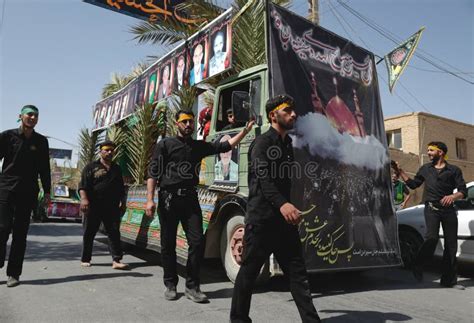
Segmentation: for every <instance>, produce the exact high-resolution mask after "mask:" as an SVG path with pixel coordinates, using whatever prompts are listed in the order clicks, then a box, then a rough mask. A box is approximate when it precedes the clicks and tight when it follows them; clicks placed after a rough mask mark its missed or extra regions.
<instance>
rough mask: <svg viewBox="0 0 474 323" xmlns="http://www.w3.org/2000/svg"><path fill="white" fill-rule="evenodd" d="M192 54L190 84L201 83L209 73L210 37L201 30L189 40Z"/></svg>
mask: <svg viewBox="0 0 474 323" xmlns="http://www.w3.org/2000/svg"><path fill="white" fill-rule="evenodd" d="M188 44H189V45H188V46H189V56H190V60H189V61H190V70H189V85H190V86H193V85H196V84H198V83H201V82H202V81H203V80H204V79H205V78H206V77H207V75H208V69H209V67H208V64H209V37H208V33H206V32H201V33H199V34H197V35H196V36H195V37H194V38H192V39H191V40H190V41H189V42H188Z"/></svg>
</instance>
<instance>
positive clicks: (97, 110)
mask: <svg viewBox="0 0 474 323" xmlns="http://www.w3.org/2000/svg"><path fill="white" fill-rule="evenodd" d="M93 111H94V118H93V119H92V120H93V128H94V129H95V128H98V127H99V117H100V111H101V106H100V105H99V104H97V105H96V106H95V108H94V110H93Z"/></svg>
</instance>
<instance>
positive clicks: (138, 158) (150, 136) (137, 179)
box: [127, 103, 160, 185]
mask: <svg viewBox="0 0 474 323" xmlns="http://www.w3.org/2000/svg"><path fill="white" fill-rule="evenodd" d="M159 117H160V115H159V113H155V105H154V104H149V103H147V104H144V105H143V106H141V107H138V106H137V111H136V112H135V114H134V119H135V120H134V121H135V122H134V124H133V126H131V127H130V131H129V137H130V138H133V140H128V141H127V151H128V152H129V155H128V157H129V159H130V163H129V164H128V169H129V171H130V175H131V176H132V178H133V182H134V184H135V185H142V184H143V182H144V179H145V174H146V172H147V170H148V164H149V161H150V158H151V154H152V148H153V145H154V144H155V143H156V141H157V139H158V135H159V128H158V119H159Z"/></svg>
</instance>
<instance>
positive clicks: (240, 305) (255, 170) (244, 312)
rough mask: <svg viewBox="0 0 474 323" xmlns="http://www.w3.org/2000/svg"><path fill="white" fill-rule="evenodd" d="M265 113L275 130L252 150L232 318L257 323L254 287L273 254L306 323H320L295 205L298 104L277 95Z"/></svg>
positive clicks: (257, 142) (255, 143) (266, 135)
mask: <svg viewBox="0 0 474 323" xmlns="http://www.w3.org/2000/svg"><path fill="white" fill-rule="evenodd" d="M265 109H266V112H267V118H268V120H269V121H270V123H271V127H270V129H269V130H268V131H267V132H265V133H264V134H262V135H261V136H259V137H257V138H256V139H255V140H254V141H253V143H252V144H251V145H250V149H249V197H248V203H247V215H246V219H245V234H244V251H243V261H242V265H241V267H240V270H239V273H238V274H237V278H236V280H235V286H234V293H233V296H232V307H231V311H230V320H231V322H251V321H252V320H251V319H250V317H249V311H250V301H251V297H252V289H253V286H254V283H255V280H256V279H257V276H258V274H259V272H260V269H261V268H262V266H263V264H264V263H265V261H267V260H268V258H269V256H270V254H272V253H273V254H274V255H275V257H276V259H277V261H278V264H279V265H280V267H281V269H282V270H283V272H284V273H285V274H286V275H287V276H288V277H289V279H290V291H291V294H292V296H293V298H294V300H295V303H296V306H297V308H298V311H299V314H300V317H301V320H302V321H303V322H320V319H319V316H318V313H317V312H316V309H315V307H314V305H313V301H312V299H311V292H310V289H309V282H308V276H307V272H306V267H305V261H304V258H303V251H302V247H301V242H300V237H299V233H298V227H297V225H298V224H299V223H300V221H301V212H300V211H299V210H298V209H297V208H296V207H295V206H294V205H293V204H291V201H290V196H291V192H290V190H291V169H292V167H291V163H293V162H294V156H293V146H292V142H291V138H290V137H289V136H288V131H289V130H291V129H292V128H293V126H294V123H295V121H296V113H295V110H294V101H293V99H292V98H291V97H289V96H287V95H278V96H276V97H274V98H271V99H269V100H268V101H267V104H266V106H265ZM288 166H290V167H288Z"/></svg>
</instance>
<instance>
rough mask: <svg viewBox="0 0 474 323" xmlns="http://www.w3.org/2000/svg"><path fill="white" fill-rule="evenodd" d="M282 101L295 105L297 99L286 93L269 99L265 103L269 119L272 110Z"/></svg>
mask: <svg viewBox="0 0 474 323" xmlns="http://www.w3.org/2000/svg"><path fill="white" fill-rule="evenodd" d="M282 103H288V104H289V105H290V106H294V104H295V100H294V99H293V98H292V97H291V96H289V95H286V94H279V95H276V96H274V97H273V98H270V99H268V100H267V103H266V104H265V112H266V113H267V119H268V121H270V112H272V111H273V109H275V108H276V107H277V106H279V105H280V104H282Z"/></svg>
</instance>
